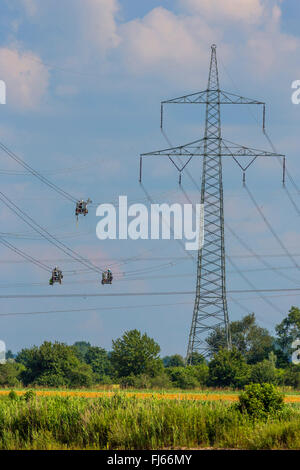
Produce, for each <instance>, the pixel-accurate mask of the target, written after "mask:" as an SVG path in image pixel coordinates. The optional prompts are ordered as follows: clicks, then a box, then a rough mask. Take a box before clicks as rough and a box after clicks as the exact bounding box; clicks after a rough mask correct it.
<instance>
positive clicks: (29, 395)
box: [24, 390, 36, 401]
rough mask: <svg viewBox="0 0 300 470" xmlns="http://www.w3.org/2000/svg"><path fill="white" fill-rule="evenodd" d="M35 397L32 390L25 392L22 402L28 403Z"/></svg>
mask: <svg viewBox="0 0 300 470" xmlns="http://www.w3.org/2000/svg"><path fill="white" fill-rule="evenodd" d="M35 397H36V393H35V392H34V391H33V390H27V392H26V393H24V400H25V401H30V400H32V399H33V398H35Z"/></svg>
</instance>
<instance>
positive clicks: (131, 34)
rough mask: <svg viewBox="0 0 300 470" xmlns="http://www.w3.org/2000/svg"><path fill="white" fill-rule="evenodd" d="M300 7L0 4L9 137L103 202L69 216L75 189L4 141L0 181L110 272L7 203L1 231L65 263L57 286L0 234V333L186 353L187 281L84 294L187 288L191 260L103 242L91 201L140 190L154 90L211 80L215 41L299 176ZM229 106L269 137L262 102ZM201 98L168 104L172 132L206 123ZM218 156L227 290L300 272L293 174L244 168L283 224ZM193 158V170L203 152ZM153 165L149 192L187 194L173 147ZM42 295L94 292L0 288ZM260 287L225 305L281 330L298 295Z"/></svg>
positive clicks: (125, 0)
mask: <svg viewBox="0 0 300 470" xmlns="http://www.w3.org/2000/svg"><path fill="white" fill-rule="evenodd" d="M299 15H300V5H299V2H298V1H297V0H243V1H242V2H241V1H240V0H226V1H225V0H165V1H163V0H157V1H156V0H147V1H140V0H119V1H118V0H63V1H57V0H3V1H2V2H1V6H0V26H1V28H0V79H1V80H4V81H5V83H6V86H7V102H6V104H5V105H2V104H1V105H0V112H1V120H0V140H1V142H2V143H3V144H5V145H6V146H7V147H8V148H9V149H10V150H12V151H13V152H15V153H16V154H17V155H19V156H20V157H21V158H23V159H24V160H25V161H26V162H27V163H29V164H30V165H31V166H32V167H34V168H35V169H36V170H38V171H39V172H41V173H42V174H44V175H45V176H47V177H48V178H49V179H50V180H51V181H53V182H54V183H55V184H57V185H58V186H59V187H61V188H63V190H65V191H67V192H68V193H71V194H72V195H74V196H75V197H76V198H85V199H86V198H88V197H90V198H91V199H92V200H93V202H94V205H93V206H92V207H91V208H90V213H89V215H88V217H86V218H84V219H83V218H81V219H80V220H79V222H78V224H76V220H75V217H74V205H73V204H72V202H71V203H70V202H69V201H68V200H66V199H65V198H63V197H61V196H60V195H59V194H58V193H56V192H53V191H52V190H51V189H49V187H48V186H46V185H44V184H43V183H41V182H40V181H39V180H37V179H36V178H34V177H33V176H32V175H28V174H26V173H25V172H24V169H23V168H22V167H20V166H19V165H17V164H16V163H15V162H14V161H13V160H12V159H11V158H9V157H8V156H7V154H6V153H5V152H3V151H0V180H1V192H2V193H3V194H4V195H5V197H9V198H10V199H11V200H12V201H13V202H14V203H15V204H16V205H17V206H18V207H19V208H21V209H22V210H23V211H25V212H26V213H27V214H29V215H30V216H31V217H32V218H33V219H34V220H35V221H37V222H38V223H39V224H40V225H41V226H42V227H43V228H45V229H47V230H48V231H49V232H50V233H51V234H52V235H54V236H55V237H57V238H58V239H59V240H61V241H62V242H63V243H64V244H65V245H66V246H68V247H71V248H72V249H73V250H75V251H76V252H79V253H81V254H82V255H83V256H85V257H88V258H89V259H90V260H92V261H93V263H95V264H97V265H99V266H101V267H109V266H111V267H112V269H113V271H114V273H116V282H114V284H113V285H112V286H101V284H100V282H99V274H97V273H95V272H93V271H90V272H87V270H85V268H84V266H82V265H81V264H79V263H76V262H73V261H72V259H70V258H69V257H67V256H66V255H65V254H64V253H62V252H61V251H59V250H58V249H57V248H55V247H54V246H52V245H51V244H49V243H48V242H47V241H45V240H43V239H42V238H41V237H40V236H39V235H38V234H37V233H36V232H34V231H33V230H32V228H30V227H28V225H26V224H24V222H23V221H22V220H20V219H19V218H18V217H16V215H14V214H13V213H12V212H11V211H10V210H9V209H8V208H7V206H5V204H3V203H2V202H1V201H0V220H1V233H0V236H1V237H2V238H3V239H5V240H6V241H8V242H9V243H12V244H13V245H14V246H16V247H17V248H18V249H19V250H22V251H24V252H26V253H29V254H31V255H32V256H34V257H35V258H37V259H39V260H43V261H44V262H45V263H46V264H47V265H49V266H54V265H55V264H59V266H60V267H61V268H62V269H63V270H64V272H65V277H64V284H63V285H62V286H58V285H55V286H53V287H50V286H48V279H49V275H48V274H47V272H45V271H44V270H41V269H39V268H38V267H36V266H33V265H31V264H30V263H27V262H24V260H22V258H20V257H19V256H18V255H16V254H15V253H13V252H12V251H11V250H9V249H8V248H7V247H1V248H0V261H1V280H0V305H1V308H0V315H2V316H1V317H0V332H1V333H0V338H1V339H2V340H4V341H5V342H6V344H7V347H8V348H9V349H12V350H13V351H17V350H19V349H20V348H21V347H25V346H30V345H33V344H41V343H42V342H43V341H44V340H52V341H54V340H59V341H64V342H67V343H69V344H71V343H73V342H74V341H76V340H88V341H90V342H91V343H93V344H96V345H99V346H102V347H105V348H108V349H109V348H110V347H111V340H112V339H113V338H116V337H118V336H120V335H121V334H122V333H123V332H124V331H125V330H126V329H132V328H138V329H141V330H142V331H146V332H147V333H148V334H149V335H151V336H153V337H154V338H155V339H156V340H157V341H158V342H159V344H160V345H161V347H162V353H163V354H173V353H176V352H178V353H180V354H184V353H185V351H186V347H187V339H188V333H189V328H190V322H191V316H192V308H193V295H192V294H191V295H177V296H151V297H150V296H147V297H146V296H140V297H139V296H136V295H135V296H128V297H117V296H115V297H114V296H112V297H89V296H88V294H96V293H112V294H115V293H126V292H127V293H138V292H140V293H143V292H158V291H164V292H170V291H193V290H194V288H195V282H196V278H195V274H196V264H195V261H193V260H191V259H190V258H189V257H187V256H186V254H185V252H184V251H183V250H182V248H181V246H180V245H179V244H178V243H176V241H147V240H144V241H142V240H138V241H124V240H121V241H113V240H109V241H99V240H98V239H97V237H96V231H95V230H96V224H97V221H98V219H97V217H96V205H97V203H102V202H111V201H115V200H117V199H118V197H119V195H128V199H129V200H131V201H143V200H144V199H145V197H146V196H145V192H143V190H142V188H141V187H140V186H139V184H138V156H139V154H140V153H143V152H147V151H151V150H155V149H160V148H165V147H166V145H167V143H166V140H165V139H164V137H163V136H162V134H161V133H160V128H159V119H160V116H159V110H160V101H161V100H163V99H167V98H172V97H176V96H180V95H182V94H186V93H193V92H196V91H200V90H204V89H206V85H207V76H208V65H209V56H210V46H211V44H213V43H216V44H217V46H218V47H217V54H218V64H219V73H220V82H221V88H223V89H224V90H227V91H230V92H233V93H237V94H241V95H243V96H247V97H251V98H254V99H258V100H260V101H266V103H267V113H266V125H267V130H268V133H269V135H270V136H271V139H272V141H273V143H274V145H275V147H276V149H277V151H278V152H279V153H282V154H286V156H287V167H288V169H289V171H290V174H291V175H292V178H293V181H295V183H296V184H297V183H298V182H299V186H300V171H299V163H298V158H299V155H298V142H299V139H298V136H299V123H300V106H297V105H295V104H292V101H291V95H292V89H291V84H292V82H293V81H294V80H297V79H300V54H299V51H300V28H299ZM191 108H192V109H191ZM224 108H226V109H222V133H223V136H224V137H225V138H228V139H229V140H231V141H233V142H237V143H239V144H243V145H246V146H251V147H254V148H260V149H265V150H271V149H270V144H269V143H268V141H267V140H266V138H265V137H264V135H263V134H262V131H261V115H260V112H259V109H257V108H256V107H253V109H250V107H247V106H245V107H243V106H232V107H230V109H229V107H224ZM204 111H205V110H204V109H203V107H201V106H193V107H190V106H177V107H176V106H173V107H169V108H168V109H167V110H166V114H165V123H166V132H167V134H168V138H169V140H170V141H171V142H172V144H173V145H179V144H182V143H187V142H191V141H193V140H196V139H198V138H201V137H202V136H203V125H204ZM223 169H224V198H225V217H226V224H227V226H228V229H226V232H225V235H226V249H227V254H228V256H229V260H228V262H227V288H228V290H229V291H230V290H239V289H252V288H253V287H254V288H256V289H292V288H295V287H297V286H299V282H298V281H299V270H298V268H297V263H298V261H299V263H300V249H299V246H298V245H299V231H298V230H299V214H300V200H299V193H298V192H297V189H296V184H295V185H293V184H291V182H290V181H287V185H286V189H287V190H288V192H287V191H286V190H285V189H284V188H283V187H282V184H281V168H280V166H279V165H278V162H277V161H274V160H270V159H266V160H261V161H258V162H256V163H255V165H253V166H252V167H251V169H249V172H248V173H247V184H248V186H249V188H250V190H251V192H252V193H253V194H254V195H255V198H256V200H257V202H258V204H259V206H260V207H261V208H262V210H263V213H264V214H265V216H266V217H267V220H268V221H269V223H270V224H271V226H272V228H273V229H274V231H275V233H276V237H277V238H276V237H275V236H274V234H272V233H271V231H270V230H268V228H267V226H266V224H265V223H264V221H263V220H262V218H261V217H260V216H259V213H258V211H257V210H256V208H255V207H254V205H253V203H252V202H251V200H250V199H249V196H248V195H247V192H246V190H245V188H243V185H242V175H241V172H240V170H239V169H238V167H237V166H236V165H235V164H234V163H233V162H232V161H229V160H226V161H224V162H223ZM190 172H191V173H192V174H193V176H194V178H195V180H196V181H197V182H198V184H200V181H201V160H200V159H198V160H197V159H196V160H195V161H193V163H192V165H191V167H190ZM144 176H145V179H144V184H145V188H146V190H147V192H148V193H149V195H150V196H151V198H152V199H153V200H155V202H164V201H170V202H175V201H178V202H183V203H186V202H187V199H186V196H185V195H184V193H183V192H182V191H181V190H180V189H179V188H178V175H177V173H176V170H175V169H174V167H172V166H170V165H169V164H167V162H166V161H162V160H155V161H154V160H152V161H150V160H149V161H147V164H146V165H145V167H144ZM183 188H184V190H185V191H186V193H187V195H188V198H189V199H190V200H192V201H193V202H197V201H198V202H199V191H198V189H197V187H196V186H195V184H193V182H192V181H191V180H190V178H189V177H188V175H184V176H183ZM232 231H233V232H234V233H236V234H238V236H239V237H240V240H241V241H239V240H238V239H237V238H235V237H234V236H233V234H232ZM278 239H280V243H279V241H278ZM287 253H290V254H292V255H293V256H287ZM253 254H255V255H259V256H253ZM195 255H196V253H193V256H195ZM245 255H251V256H248V257H245ZM270 255H272V256H270ZM296 255H298V257H297V256H296ZM136 257H138V259H137V260H134V258H136ZM125 258H126V259H127V261H126V262H124V259H125ZM145 258H146V259H145ZM251 286H252V287H251ZM49 293H50V294H71V293H85V294H86V297H85V298H76V297H73V298H72V297H71V298H69V297H62V298H55V297H53V298H27V299H24V298H15V299H7V298H3V297H2V298H1V295H2V296H5V295H44V294H49ZM267 295H269V296H270V294H266V295H265V296H264V297H260V296H259V295H258V294H257V293H245V294H241V293H240V294H230V297H229V299H228V304H229V315H230V318H231V319H232V320H236V319H239V318H241V317H242V316H243V315H245V314H246V313H247V312H248V313H249V312H255V313H256V315H257V319H258V321H259V323H260V324H261V325H263V326H265V327H267V328H269V329H271V330H272V328H273V327H274V325H275V324H276V323H278V322H279V321H280V320H281V319H282V318H283V317H284V315H286V313H287V311H288V309H289V308H290V306H291V305H298V300H299V297H297V295H296V294H292V293H289V292H277V293H273V294H272V296H271V297H269V298H267V299H266V297H267ZM275 295H276V297H275ZM176 303H177V305H176ZM33 312H35V314H32V313H33ZM37 312H42V313H37ZM47 312H52V313H47ZM14 313H27V315H25V314H24V315H12V314H14ZM30 313H31V314H30ZM8 314H10V316H9V315H8Z"/></svg>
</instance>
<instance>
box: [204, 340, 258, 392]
mask: <svg viewBox="0 0 300 470" xmlns="http://www.w3.org/2000/svg"><path fill="white" fill-rule="evenodd" d="M208 367H209V383H210V384H211V385H212V386H214V387H237V388H240V387H243V386H244V385H245V384H246V383H248V381H249V378H250V366H249V365H248V364H246V361H245V358H244V357H243V355H242V353H241V352H240V351H238V350H237V349H236V348H234V349H232V350H231V351H228V350H227V349H220V350H219V351H218V352H217V353H216V354H215V355H214V357H213V359H212V360H211V361H210V363H209V365H208Z"/></svg>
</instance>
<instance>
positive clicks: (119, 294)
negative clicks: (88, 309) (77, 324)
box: [0, 287, 300, 299]
mask: <svg viewBox="0 0 300 470" xmlns="http://www.w3.org/2000/svg"><path fill="white" fill-rule="evenodd" d="M264 292H265V293H267V292H300V287H299V288H293V289H234V290H228V293H229V294H248V293H264ZM192 294H193V295H194V294H195V291H170V292H114V293H113V292H112V293H106V294H98V293H97V294H96V293H82V294H78V293H73V294H11V295H9V294H7V295H0V299H43V298H48V299H49V298H88V297H140V296H142V297H143V296H160V295H162V296H169V295H192Z"/></svg>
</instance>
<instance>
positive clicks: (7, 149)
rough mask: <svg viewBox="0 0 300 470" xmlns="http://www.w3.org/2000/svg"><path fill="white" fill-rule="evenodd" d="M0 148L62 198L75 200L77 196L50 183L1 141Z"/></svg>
mask: <svg viewBox="0 0 300 470" xmlns="http://www.w3.org/2000/svg"><path fill="white" fill-rule="evenodd" d="M0 148H1V149H2V150H3V151H4V152H5V153H6V154H7V155H8V156H9V157H10V158H12V159H13V160H14V161H15V162H17V163H19V165H21V166H22V167H23V168H25V169H26V170H28V171H29V172H30V173H31V174H32V175H33V176H35V177H36V178H38V179H39V180H40V181H41V182H42V183H44V184H46V185H47V186H49V187H50V188H51V189H53V190H54V191H56V192H57V193H59V194H60V195H61V196H63V197H64V198H66V199H68V200H69V201H71V202H77V198H75V197H74V196H72V195H71V194H70V193H68V192H67V191H64V190H63V189H61V188H59V187H58V186H57V185H56V184H54V183H52V182H51V181H50V180H48V178H46V177H45V176H43V175H41V173H39V172H38V171H36V170H34V168H32V167H31V166H30V165H28V163H26V162H25V161H24V160H22V158H20V157H18V155H16V154H15V153H14V152H12V151H11V150H10V149H9V148H8V147H6V146H5V145H4V144H3V143H2V142H0Z"/></svg>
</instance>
